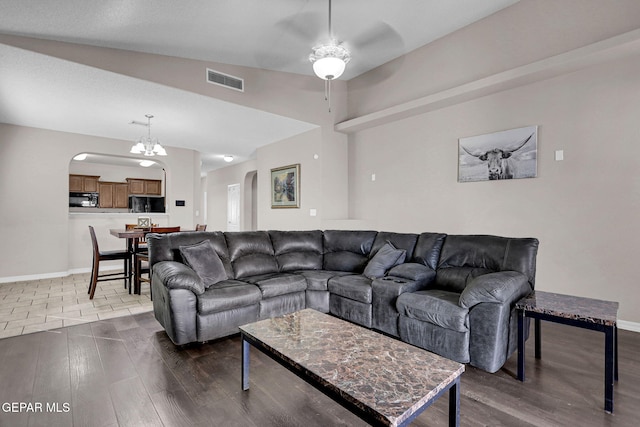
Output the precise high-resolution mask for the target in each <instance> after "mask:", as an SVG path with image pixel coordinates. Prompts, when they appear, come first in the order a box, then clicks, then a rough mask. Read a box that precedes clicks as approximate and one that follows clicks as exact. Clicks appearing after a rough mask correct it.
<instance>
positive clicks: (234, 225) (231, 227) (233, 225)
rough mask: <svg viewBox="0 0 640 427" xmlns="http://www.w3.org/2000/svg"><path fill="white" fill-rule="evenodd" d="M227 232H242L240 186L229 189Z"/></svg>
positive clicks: (231, 186) (233, 185) (230, 186)
mask: <svg viewBox="0 0 640 427" xmlns="http://www.w3.org/2000/svg"><path fill="white" fill-rule="evenodd" d="M227 231H240V184H232V185H229V186H228V187H227Z"/></svg>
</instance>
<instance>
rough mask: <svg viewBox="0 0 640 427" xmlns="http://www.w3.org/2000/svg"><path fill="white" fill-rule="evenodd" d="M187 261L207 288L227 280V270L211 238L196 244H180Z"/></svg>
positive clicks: (181, 251)
mask: <svg viewBox="0 0 640 427" xmlns="http://www.w3.org/2000/svg"><path fill="white" fill-rule="evenodd" d="M180 253H181V254H182V257H183V258H184V261H185V263H186V264H187V265H188V266H189V267H191V268H192V269H193V271H195V272H196V273H197V274H198V276H199V277H200V278H201V279H202V283H204V286H205V288H208V287H209V286H211V285H213V284H215V283H218V282H220V281H222V280H227V278H228V277H227V272H226V271H225V269H224V265H223V264H222V261H221V260H220V257H219V256H218V254H217V253H216V251H215V249H214V248H213V245H212V244H211V242H210V241H209V240H204V241H202V242H200V243H196V244H195V245H188V246H180Z"/></svg>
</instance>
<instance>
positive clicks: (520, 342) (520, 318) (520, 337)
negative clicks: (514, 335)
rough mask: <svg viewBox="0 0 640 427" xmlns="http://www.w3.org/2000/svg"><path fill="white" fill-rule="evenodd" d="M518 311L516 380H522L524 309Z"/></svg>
mask: <svg viewBox="0 0 640 427" xmlns="http://www.w3.org/2000/svg"><path fill="white" fill-rule="evenodd" d="M517 312H518V380H520V381H522V382H524V310H517Z"/></svg>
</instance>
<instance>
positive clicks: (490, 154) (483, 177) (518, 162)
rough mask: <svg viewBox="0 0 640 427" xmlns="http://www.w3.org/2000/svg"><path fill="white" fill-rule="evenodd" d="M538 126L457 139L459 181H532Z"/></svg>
mask: <svg viewBox="0 0 640 427" xmlns="http://www.w3.org/2000/svg"><path fill="white" fill-rule="evenodd" d="M537 174H538V126H525V127H521V128H516V129H510V130H505V131H501V132H494V133H489V134H484V135H478V136H472V137H467V138H459V139H458V182H477V181H494V180H506V179H520V178H535V177H536V176H537Z"/></svg>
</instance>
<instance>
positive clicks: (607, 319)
mask: <svg viewBox="0 0 640 427" xmlns="http://www.w3.org/2000/svg"><path fill="white" fill-rule="evenodd" d="M618 306H619V304H618V303H617V302H614V301H604V300H599V299H592V298H584V297H577V296H572V295H563V294H555V293H552V292H543V291H534V292H533V293H531V294H530V295H529V296H527V297H525V298H523V299H521V300H520V301H518V302H517V303H516V309H520V310H524V311H525V312H527V311H529V312H534V313H542V314H549V315H552V316H556V317H563V318H566V319H573V320H580V321H583V322H589V323H595V324H600V325H605V326H616V324H617V320H618Z"/></svg>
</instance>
